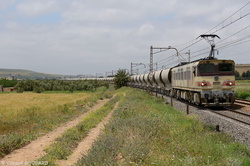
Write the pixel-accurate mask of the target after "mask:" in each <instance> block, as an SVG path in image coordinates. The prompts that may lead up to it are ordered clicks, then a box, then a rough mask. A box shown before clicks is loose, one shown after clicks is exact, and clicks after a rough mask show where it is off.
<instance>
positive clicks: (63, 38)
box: [0, 0, 250, 74]
mask: <svg viewBox="0 0 250 166" xmlns="http://www.w3.org/2000/svg"><path fill="white" fill-rule="evenodd" d="M10 2H11V3H10ZM14 2H15V3H14ZM244 4H246V1H245V0H240V1H237V2H236V1H233V0H229V1H228V0H222V1H216V0H212V1H200V0H191V1H180V0H174V1H164V0H155V1H151V0H145V1H140V0H127V1H118V0H105V1H103V0H95V1H82V0H70V1H68V0H36V1H34V0H22V1H1V2H0V8H1V7H2V8H3V9H4V11H5V12H4V13H2V15H1V16H0V18H1V20H0V30H1V31H0V35H1V38H0V50H1V54H2V55H3V56H4V58H3V59H2V60H1V62H0V65H1V66H2V67H8V68H19V67H22V68H26V69H31V70H32V69H33V70H36V71H41V72H47V73H62V74H80V73H82V74H84V73H89V74H91V73H100V72H106V71H109V70H116V69H118V68H125V67H126V68H129V67H130V63H131V62H142V63H148V61H149V47H150V46H151V45H153V46H164V47H165V46H169V45H171V46H176V45H179V44H182V43H186V42H187V41H189V40H192V39H195V38H196V37H198V36H199V35H200V34H202V33H205V32H206V31H207V30H209V29H211V28H212V27H214V26H215V25H217V24H218V23H219V22H221V21H222V20H223V19H225V18H226V17H228V16H229V15H230V14H232V13H233V12H235V11H236V10H238V9H239V8H240V7H242V6H243V5H244ZM249 6H250V5H249ZM10 7H11V10H9V9H8V8H10ZM14 9H16V10H14ZM248 9H249V8H248ZM247 11H248V10H247ZM50 13H57V14H58V15H60V16H61V20H60V21H57V22H56V23H54V24H46V23H39V24H36V23H32V22H28V21H27V20H28V19H30V18H32V19H37V20H38V21H39V19H40V18H41V16H46V15H48V14H50ZM0 14H1V12H0ZM20 16H21V19H19V18H20ZM248 20H249V17H248V18H246V19H245V21H242V22H238V23H240V24H238V23H235V24H234V25H236V26H234V25H232V26H229V27H228V28H225V30H224V29H223V30H221V31H219V32H218V34H219V35H220V36H221V37H222V38H225V36H229V35H230V34H232V33H233V32H236V31H237V30H239V29H240V28H243V27H244V26H246V25H247V24H248V22H249V21H248ZM248 32H249V31H248ZM246 34H247V33H245V35H246ZM241 35H242V34H239V36H241ZM195 46H196V47H192V48H191V52H192V51H195V50H198V49H200V48H203V47H207V46H208V45H207V44H206V42H205V41H202V42H200V43H199V44H197V45H195ZM182 47H183V46H182ZM182 47H180V48H182ZM178 48H179V47H178ZM171 53H173V52H169V53H168V52H167V53H166V55H168V54H171ZM166 55H164V56H162V57H165V56H166ZM202 56H203V55H202ZM7 57H10V58H7Z"/></svg>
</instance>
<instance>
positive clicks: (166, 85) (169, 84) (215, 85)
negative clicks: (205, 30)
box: [102, 34, 235, 106]
mask: <svg viewBox="0 0 250 166" xmlns="http://www.w3.org/2000/svg"><path fill="white" fill-rule="evenodd" d="M200 37H202V38H204V39H206V40H207V41H208V42H209V44H210V45H211V50H210V53H209V56H208V57H207V58H204V59H199V60H195V61H193V62H182V63H180V64H179V65H177V66H175V67H171V68H168V69H163V70H158V71H154V72H150V73H147V74H140V75H132V76H130V82H129V83H128V85H129V86H131V87H135V88H141V89H145V90H149V91H153V92H156V93H161V94H164V95H168V96H171V97H174V98H177V99H182V100H186V101H188V102H190V103H194V104H197V105H203V106H230V105H232V104H233V103H234V101H235V93H234V88H235V74H234V71H235V63H234V61H233V60H222V59H217V58H215V57H214V52H215V51H216V50H215V44H214V38H215V37H217V38H219V36H217V35H214V34H208V35H207V34H205V35H200ZM105 79H107V80H106V81H110V82H112V81H113V78H103V79H102V80H105Z"/></svg>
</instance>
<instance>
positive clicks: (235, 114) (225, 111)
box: [158, 93, 250, 126]
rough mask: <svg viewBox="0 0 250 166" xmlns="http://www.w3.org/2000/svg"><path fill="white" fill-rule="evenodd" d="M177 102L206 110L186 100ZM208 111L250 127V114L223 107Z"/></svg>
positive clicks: (249, 103)
mask: <svg viewBox="0 0 250 166" xmlns="http://www.w3.org/2000/svg"><path fill="white" fill-rule="evenodd" d="M158 94H159V95H163V96H166V95H165V94H162V93H158ZM168 97H169V96H168ZM177 100H178V101H179V102H182V103H185V104H187V105H189V106H193V107H196V108H198V109H204V107H203V106H197V105H195V104H192V103H189V102H187V101H184V100H179V99H177ZM241 101H242V102H241ZM240 102H241V103H244V104H245V105H250V101H247V100H240V99H237V103H240ZM247 103H248V104H247ZM206 109H207V110H209V111H210V112H212V113H215V114H217V115H220V116H223V117H225V118H228V119H231V120H234V121H236V122H238V123H241V124H244V125H248V126H250V113H247V112H244V111H240V110H234V109H232V108H229V107H223V108H219V109H212V108H206Z"/></svg>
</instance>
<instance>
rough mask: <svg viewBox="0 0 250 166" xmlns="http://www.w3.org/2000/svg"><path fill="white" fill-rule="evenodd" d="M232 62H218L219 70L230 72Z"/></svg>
mask: <svg viewBox="0 0 250 166" xmlns="http://www.w3.org/2000/svg"><path fill="white" fill-rule="evenodd" d="M232 71H233V64H232V63H220V64H219V72H232Z"/></svg>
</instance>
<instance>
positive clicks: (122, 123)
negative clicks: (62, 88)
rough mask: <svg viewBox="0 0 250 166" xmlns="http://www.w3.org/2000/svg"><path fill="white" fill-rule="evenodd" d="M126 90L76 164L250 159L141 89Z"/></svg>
mask: <svg viewBox="0 0 250 166" xmlns="http://www.w3.org/2000/svg"><path fill="white" fill-rule="evenodd" d="M123 91H124V92H126V96H125V97H124V98H123V99H122V100H121V103H120V106H119V108H118V109H117V110H116V111H115V112H114V114H113V119H112V121H111V122H110V124H109V125H108V126H107V127H106V130H105V131H104V133H103V134H102V135H101V136H100V138H99V139H98V141H97V142H96V143H95V144H94V146H93V148H92V150H91V151H90V152H89V154H88V155H86V156H83V158H82V159H81V160H79V161H78V164H77V165H79V166H80V165H183V166H186V165H192V166H193V165H197V166H200V165H250V151H249V150H247V148H246V146H243V145H241V144H238V143H235V142H234V141H233V139H232V138H231V137H230V136H228V135H225V134H223V133H219V132H215V128H214V127H211V126H207V125H204V124H202V123H201V122H199V121H198V120H197V118H196V117H195V116H186V115H185V114H184V113H182V112H180V111H177V110H174V109H173V108H172V107H170V106H169V105H166V104H164V102H162V100H161V99H157V98H154V97H152V96H149V95H148V94H147V93H146V92H143V91H141V90H137V89H131V88H124V89H123Z"/></svg>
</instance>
